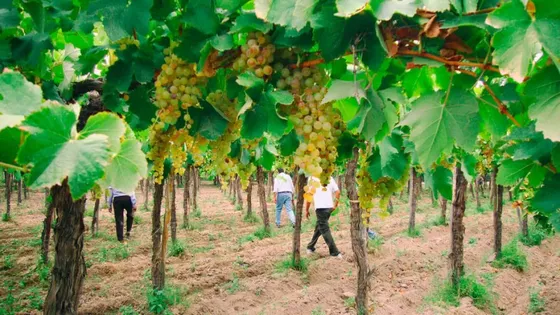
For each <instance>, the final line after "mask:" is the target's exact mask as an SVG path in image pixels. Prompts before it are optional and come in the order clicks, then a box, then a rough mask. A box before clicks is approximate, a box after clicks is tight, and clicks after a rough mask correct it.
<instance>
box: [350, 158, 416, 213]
mask: <svg viewBox="0 0 560 315" xmlns="http://www.w3.org/2000/svg"><path fill="white" fill-rule="evenodd" d="M358 165H361V167H360V169H359V170H358V174H357V182H358V201H359V202H360V207H361V208H362V209H363V210H364V212H363V213H362V219H363V221H364V224H367V222H368V221H369V217H370V216H371V211H372V210H373V208H374V206H375V205H374V199H376V198H379V209H380V210H381V212H380V213H379V215H380V216H381V217H385V216H388V215H389V212H388V209H387V206H388V204H389V199H391V196H392V195H393V193H395V192H397V191H400V190H401V189H403V186H404V185H406V182H407V181H408V176H409V172H408V167H407V168H405V171H404V173H403V174H402V175H401V177H400V178H399V179H398V180H396V179H394V178H392V177H381V178H379V179H378V180H376V181H374V180H373V179H372V178H371V175H370V173H369V171H368V167H367V166H368V162H367V154H366V153H365V152H364V151H361V152H360V161H359V164H358Z"/></svg>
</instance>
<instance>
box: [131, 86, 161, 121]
mask: <svg viewBox="0 0 560 315" xmlns="http://www.w3.org/2000/svg"><path fill="white" fill-rule="evenodd" d="M150 97H151V90H150V88H149V85H142V86H140V87H138V88H136V89H134V91H132V92H131V93H130V98H129V100H128V104H129V107H128V110H129V111H130V112H131V113H133V114H135V115H136V116H137V117H138V119H139V125H138V127H139V128H140V129H145V128H147V127H148V126H149V124H150V123H151V121H152V118H154V117H155V115H156V110H157V108H156V107H155V106H154V104H153V103H152V101H151V100H150Z"/></svg>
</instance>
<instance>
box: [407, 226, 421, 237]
mask: <svg viewBox="0 0 560 315" xmlns="http://www.w3.org/2000/svg"><path fill="white" fill-rule="evenodd" d="M406 234H407V235H408V236H409V237H413V238H416V237H420V236H422V232H421V231H420V229H419V228H416V227H415V228H414V229H412V230H407V231H406Z"/></svg>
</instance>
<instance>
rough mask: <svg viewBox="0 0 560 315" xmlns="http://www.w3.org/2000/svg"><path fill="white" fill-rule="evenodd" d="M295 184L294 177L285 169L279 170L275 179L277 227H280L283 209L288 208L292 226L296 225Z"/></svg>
mask: <svg viewBox="0 0 560 315" xmlns="http://www.w3.org/2000/svg"><path fill="white" fill-rule="evenodd" d="M293 195H294V183H293V182H292V177H290V175H288V174H286V173H284V169H282V168H279V169H278V175H276V177H274V203H275V204H276V227H280V218H281V216H282V208H283V207H286V212H287V213H288V218H289V219H290V222H292V226H295V224H296V216H295V215H294V210H293V207H292V205H293V201H292V199H293Z"/></svg>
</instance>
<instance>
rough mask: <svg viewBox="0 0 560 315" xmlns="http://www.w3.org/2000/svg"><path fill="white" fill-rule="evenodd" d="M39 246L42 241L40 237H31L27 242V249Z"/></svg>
mask: <svg viewBox="0 0 560 315" xmlns="http://www.w3.org/2000/svg"><path fill="white" fill-rule="evenodd" d="M41 244H43V240H41V238H40V237H33V238H31V239H29V240H28V241H27V246H29V247H39V246H41Z"/></svg>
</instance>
